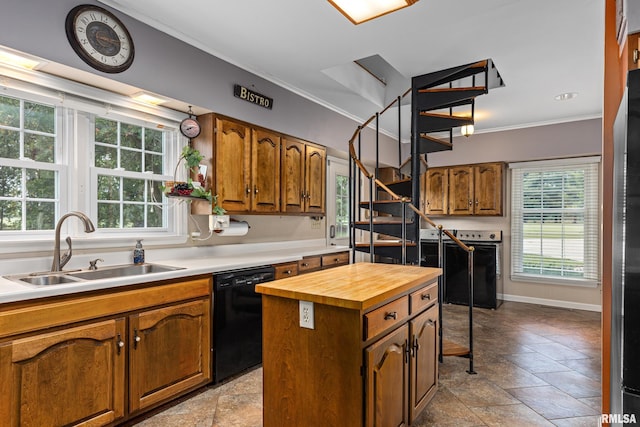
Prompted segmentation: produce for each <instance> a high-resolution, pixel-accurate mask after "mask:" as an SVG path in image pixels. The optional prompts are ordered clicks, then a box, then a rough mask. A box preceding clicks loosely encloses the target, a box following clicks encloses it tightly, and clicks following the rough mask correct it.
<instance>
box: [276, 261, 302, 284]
mask: <svg viewBox="0 0 640 427" xmlns="http://www.w3.org/2000/svg"><path fill="white" fill-rule="evenodd" d="M273 268H274V269H275V271H276V272H275V279H276V280H278V279H286V278H287V277H293V276H297V275H298V261H295V262H285V263H282V264H276V265H274V266H273Z"/></svg>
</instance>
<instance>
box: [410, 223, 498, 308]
mask: <svg viewBox="0 0 640 427" xmlns="http://www.w3.org/2000/svg"><path fill="white" fill-rule="evenodd" d="M437 233H438V232H437V231H435V230H431V231H428V232H425V231H423V232H422V233H421V250H422V253H421V257H422V260H421V265H423V266H426V267H437V266H438V241H437ZM453 234H454V236H456V237H457V238H458V239H460V240H461V241H462V242H463V243H465V244H466V245H468V246H473V247H474V248H475V250H474V255H473V257H474V258H473V305H474V307H481V308H493V309H495V308H498V307H499V306H500V305H501V304H502V300H501V299H499V295H502V294H503V291H504V289H503V280H502V271H501V268H502V231H477V230H453ZM443 242H444V254H443V280H442V283H443V302H444V303H450V304H463V305H469V256H468V253H467V252H466V251H465V250H464V249H462V248H461V247H460V246H458V245H457V244H456V243H455V242H453V241H451V239H449V238H448V237H447V236H446V235H444V237H443Z"/></svg>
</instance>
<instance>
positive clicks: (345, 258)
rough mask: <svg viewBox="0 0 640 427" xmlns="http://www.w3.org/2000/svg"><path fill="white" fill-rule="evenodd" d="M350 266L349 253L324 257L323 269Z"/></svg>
mask: <svg viewBox="0 0 640 427" xmlns="http://www.w3.org/2000/svg"><path fill="white" fill-rule="evenodd" d="M346 264H349V252H338V253H335V254H329V255H323V256H322V268H323V269H325V268H332V267H338V266H340V265H346Z"/></svg>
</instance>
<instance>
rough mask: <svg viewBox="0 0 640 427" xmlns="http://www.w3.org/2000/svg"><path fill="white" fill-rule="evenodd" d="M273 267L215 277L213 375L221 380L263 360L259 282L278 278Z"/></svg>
mask: <svg viewBox="0 0 640 427" xmlns="http://www.w3.org/2000/svg"><path fill="white" fill-rule="evenodd" d="M274 277H275V270H274V268H273V266H264V267H253V268H246V269H241V270H233V271H225V272H223V273H219V274H215V275H214V276H213V319H214V320H213V328H212V329H213V340H212V342H213V374H214V381H215V382H216V383H219V382H221V381H224V380H225V379H227V378H230V377H232V376H235V375H236V374H239V373H240V372H242V371H245V370H247V369H249V368H251V367H254V366H257V365H259V364H260V363H262V296H261V295H260V294H258V293H256V290H255V288H256V284H258V283H264V282H270V281H272V280H274Z"/></svg>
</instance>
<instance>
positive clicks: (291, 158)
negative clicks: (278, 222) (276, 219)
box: [280, 137, 305, 213]
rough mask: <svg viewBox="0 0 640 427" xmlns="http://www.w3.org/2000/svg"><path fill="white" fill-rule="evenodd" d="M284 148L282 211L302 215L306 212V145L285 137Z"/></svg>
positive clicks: (281, 184) (281, 182) (281, 183)
mask: <svg viewBox="0 0 640 427" xmlns="http://www.w3.org/2000/svg"><path fill="white" fill-rule="evenodd" d="M282 147H283V153H282V179H281V181H280V186H281V190H282V191H281V209H282V212H289V213H301V212H304V192H305V183H304V175H305V170H304V169H305V144H304V142H302V141H298V140H296V139H292V138H288V137H284V138H283V141H282Z"/></svg>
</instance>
